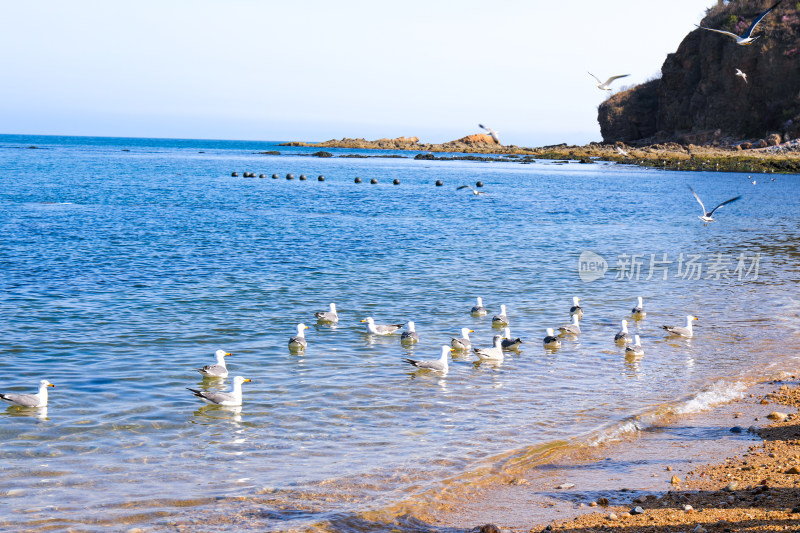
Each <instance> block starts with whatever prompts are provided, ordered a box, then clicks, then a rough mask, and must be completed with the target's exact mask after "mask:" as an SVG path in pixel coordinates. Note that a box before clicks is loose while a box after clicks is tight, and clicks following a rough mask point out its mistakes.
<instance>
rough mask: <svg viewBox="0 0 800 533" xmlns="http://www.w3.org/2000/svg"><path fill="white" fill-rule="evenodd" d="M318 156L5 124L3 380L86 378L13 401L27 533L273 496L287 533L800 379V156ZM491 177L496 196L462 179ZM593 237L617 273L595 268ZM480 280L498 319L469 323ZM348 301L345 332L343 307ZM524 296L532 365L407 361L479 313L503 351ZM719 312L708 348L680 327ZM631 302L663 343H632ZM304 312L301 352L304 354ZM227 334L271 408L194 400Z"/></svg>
mask: <svg viewBox="0 0 800 533" xmlns="http://www.w3.org/2000/svg"><path fill="white" fill-rule="evenodd" d="M34 147H35V148H34ZM268 150H278V151H280V152H281V154H280V155H264V154H259V153H258V152H263V151H268ZM315 151H317V150H316V149H310V148H296V147H280V146H278V143H275V142H246V141H211V140H167V139H122V138H85V137H44V136H14V135H3V136H0V228H1V229H2V248H0V365H2V376H3V377H2V379H0V391H2V392H35V389H36V387H37V384H38V381H39V380H40V379H43V378H46V379H49V380H50V381H51V382H53V383H54V384H55V385H56V387H55V388H54V389H51V390H50V403H49V406H48V407H47V408H46V409H32V410H31V409H28V410H25V409H19V408H15V407H8V408H7V409H6V410H4V411H0V440H2V442H3V443H4V445H3V447H2V449H1V450H0V457H2V461H3V473H4V474H3V476H2V478H0V494H3V495H4V498H2V500H0V525H2V526H4V527H11V526H15V527H22V526H24V527H26V528H28V529H31V530H35V529H36V528H42V529H44V528H46V527H63V528H67V527H70V526H74V525H76V524H81V527H83V528H85V529H89V530H91V529H97V530H100V529H104V528H107V527H109V525H111V526H112V527H122V525H124V524H138V525H144V526H151V527H155V528H158V527H166V525H167V524H169V523H171V521H173V520H175V519H176V517H179V518H181V519H185V517H186V516H187V514H188V515H195V516H197V515H202V516H204V517H206V518H208V519H209V520H210V521H209V522H206V523H205V529H206V530H213V529H214V528H217V529H219V530H226V529H230V530H233V529H236V526H235V525H232V524H231V523H230V522H225V521H220V522H219V523H218V524H216V525H214V524H215V523H214V522H213V519H214V517H215V516H216V515H215V511H214V510H215V509H216V507H215V506H216V505H217V504H218V502H219V501H220V499H221V498H222V499H231V501H240V502H243V503H242V505H243V506H245V507H246V506H247V505H249V504H251V503H253V504H255V503H257V504H258V506H259V509H260V511H259V512H260V513H261V514H259V515H258V524H259V526H260V527H261V528H262V530H263V529H268V530H280V529H290V528H302V527H307V526H309V525H311V524H318V523H324V522H325V521H326V520H330V519H331V518H332V517H338V518H340V517H341V516H345V515H348V514H357V513H360V512H363V511H366V510H370V509H379V508H388V507H391V506H392V505H395V504H398V503H399V502H401V501H407V500H411V501H413V500H414V498H417V497H420V495H423V494H425V493H426V492H427V491H430V490H432V489H435V488H436V487H437V486H440V485H441V483H442V482H443V481H444V480H448V479H453V478H456V477H457V476H459V475H461V474H462V473H463V472H465V471H470V470H471V469H473V468H475V466H476V465H480V464H491V463H492V461H493V460H494V458H498V457H508V455H509V454H520V455H524V454H525V453H527V451H529V450H532V449H537V448H538V447H541V446H546V445H547V444H548V443H554V442H558V441H568V442H572V441H577V442H583V443H590V442H598V441H603V440H604V439H611V438H615V436H617V435H618V434H619V433H620V432H624V431H629V430H632V429H631V425H630V421H631V420H633V419H636V420H639V421H640V422H638V423H637V425H636V427H640V426H641V424H643V423H644V424H646V423H647V422H646V421H647V420H650V421H655V420H657V419H658V418H659V417H660V416H664V415H665V413H669V414H671V415H675V414H678V415H680V414H681V413H684V412H689V411H692V410H702V409H707V408H710V407H712V406H713V405H716V404H718V403H723V402H726V401H730V400H732V399H734V398H736V397H738V396H740V395H741V394H742V393H743V390H744V388H745V387H746V386H747V385H748V384H751V383H754V382H757V381H759V380H762V379H765V378H767V377H769V376H772V375H775V374H776V373H777V372H779V371H787V372H795V371H797V369H798V366H799V363H798V351H797V341H796V338H797V334H798V332H800V329H798V326H799V324H798V311H800V306H798V301H797V298H796V297H795V294H796V289H797V282H798V275H799V274H800V264H799V263H798V254H800V251H799V250H798V245H797V243H798V242H800V241H799V240H798V237H799V236H800V208H798V205H797V202H796V191H797V186H798V176H796V175H774V176H771V175H758V176H757V184H756V185H751V183H750V180H748V179H747V175H744V174H733V173H697V172H668V171H660V170H653V169H644V168H638V167H632V166H626V165H616V164H611V163H602V162H600V163H596V164H579V163H577V162H571V163H565V164H558V163H554V162H551V161H538V162H534V163H531V164H521V163H519V162H514V161H513V160H511V161H507V160H503V159H504V158H498V159H499V161H497V162H475V161H426V160H414V159H412V157H413V155H414V153H413V152H412V153H408V152H380V154H383V155H402V156H404V157H403V158H392V159H388V158H358V159H355V158H343V157H339V156H341V155H345V154H352V153H362V154H367V155H375V154H376V153H375V152H366V151H357V150H341V149H331V150H329V151H330V152H332V153H333V154H334V157H331V158H318V157H312V156H310V154H311V153H313V152H315ZM233 171H236V172H238V173H239V177H233V176H231V173H232V172H233ZM245 171H250V172H255V173H256V174H257V175H258V174H261V173H264V174H266V175H267V176H268V177H267V178H266V179H259V178H255V179H251V178H243V177H242V174H243V172H245ZM273 173H277V174H279V175H280V179H277V180H273V179H270V178H269V176H271V175H272V174H273ZM287 173H293V174H294V176H295V177H296V179H294V180H287V179H284V176H285V175H286V174H287ZM300 174H305V175H307V176H308V180H306V181H300V180H299V179H297V178H298V177H299V176H300ZM318 175H324V176H325V178H326V180H325V181H324V182H318V181H317V180H316V178H317V176H318ZM356 176H359V177H361V178H362V180H363V183H361V184H355V183H354V182H353V180H354V178H355V177H356ZM371 178H377V179H378V181H379V182H378V184H375V185H372V184H370V183H369V180H370V179H371ZM773 178H774V179H773ZM394 179H399V180H400V184H399V185H393V184H392V180H394ZM436 180H442V181H443V182H444V185H443V186H442V187H436V186H435V185H434V182H435V181H436ZM478 180H480V181H482V182H483V183H484V187H483V190H484V191H486V192H487V193H488V194H486V195H481V196H475V195H473V194H471V193H470V192H469V191H467V190H458V191H457V190H456V187H457V186H459V185H463V184H474V183H475V182H476V181H478ZM687 185H691V186H692V187H693V188H694V189H695V190H696V191H697V192H698V194H699V195H700V196H701V198H703V199H704V201H705V203H706V206H707V207H711V206H713V205H716V203H719V202H721V201H723V200H726V199H728V198H731V197H733V196H736V195H742V199H741V200H740V201H738V202H735V203H732V204H729V205H727V206H725V207H724V208H722V209H720V210H719V211H718V212H717V213H715V218H717V222H715V223H712V224H709V225H703V223H702V222H701V221H700V220H698V218H697V215H698V214H699V209H700V206H699V205H698V204H697V202H696V201H695V200H694V198H692V196H691V193H690V192H689V190H688V188H687ZM583 252H592V253H593V254H597V256H599V258H600V259H601V260H602V261H605V264H606V266H607V271H606V272H605V274H604V276H602V277H599V279H593V280H587V279H584V278H586V277H587V274H589V273H588V271H584V272H583V274H584V276H583V277H582V276H581V272H580V271H579V268H580V266H579V258H581V254H582V253H583ZM583 257H584V258H586V257H587V255H584V256H583ZM584 266H586V265H585V264H584ZM590 277H591V276H590ZM477 296H481V297H482V298H483V300H484V303H485V305H486V306H487V307H488V308H489V310H490V316H489V317H483V318H475V317H472V316H470V315H469V314H468V311H469V309H470V307H471V306H472V305H474V302H475V298H476V297H477ZM573 296H579V297H581V298H582V301H581V304H582V306H583V307H584V309H585V316H584V319H583V321H582V323H581V328H582V330H583V333H582V334H581V335H580V337H579V338H578V339H572V340H570V339H565V340H564V342H563V346H562V347H561V349H559V350H557V351H547V350H545V349H544V348H543V347H542V345H541V339H542V337H544V334H545V328H548V327H558V326H560V325H563V324H567V323H569V321H570V317H569V312H568V311H569V307H570V306H571V304H572V297H573ZM637 296H643V297H644V302H645V307H646V309H647V312H648V314H647V317H646V318H645V319H644V320H641V321H638V322H637V321H634V320H633V317H631V315H630V309H631V308H632V307H633V306H634V304H635V303H636V297H637ZM330 302H335V303H336V304H337V307H338V309H339V315H340V322H339V323H338V325H336V326H328V325H320V324H316V323H315V319H314V317H313V313H314V312H315V311H320V310H326V309H327V308H328V304H329V303H330ZM500 304H505V305H506V306H507V309H508V315H509V319H510V328H511V332H512V334H513V336H515V337H516V336H519V337H521V338H522V339H523V345H522V349H521V351H520V352H519V353H518V354H513V353H512V354H508V356H507V357H506V359H505V361H504V362H503V363H502V364H500V365H487V364H476V363H475V359H476V358H475V357H472V356H461V357H459V356H454V357H453V360H452V361H451V362H450V371H449V373H448V374H447V375H446V376H441V375H434V374H425V373H420V372H416V371H415V370H414V368H413V367H410V366H409V365H406V364H405V363H403V361H402V359H403V358H404V357H410V358H415V359H435V358H438V356H439V352H440V347H441V345H442V344H448V343H449V341H450V338H451V337H455V336H459V333H460V329H461V328H462V327H469V328H471V329H473V330H474V333H473V334H472V338H473V344H474V345H475V346H478V347H484V346H485V347H488V346H489V345H490V344H491V339H492V336H493V335H494V334H495V333H496V332H497V330H495V329H493V328H492V327H491V323H490V317H491V314H492V312H497V311H498V310H499V306H500ZM690 313H691V314H695V315H698V316H699V318H700V319H699V321H698V324H699V327H698V328H697V335H696V336H695V337H694V338H692V339H690V340H680V339H674V338H668V337H666V336H665V332H664V331H663V330H662V329H661V327H660V326H661V325H662V324H670V325H673V324H674V325H682V324H683V322H684V316H685V315H686V314H690ZM367 316H372V317H374V318H375V320H376V321H377V322H379V323H399V322H407V321H409V320H413V321H415V323H416V327H417V331H418V333H419V335H420V337H421V340H420V342H419V344H417V345H415V346H413V347H403V346H401V344H400V342H399V338H398V336H397V335H395V336H390V337H373V336H370V335H367V334H366V331H365V329H364V325H363V324H362V323H361V322H360V320H362V319H363V318H365V317H367ZM622 319H628V320H629V322H630V324H629V327H630V330H631V333H632V334H639V335H641V338H642V343H643V345H644V349H645V355H644V356H643V357H642V358H640V359H631V358H626V356H625V353H624V348H622V347H620V346H618V345H616V344H615V343H614V342H613V336H614V334H615V333H616V332H617V331H618V330H619V327H620V321H621V320H622ZM299 322H304V323H306V324H308V325H309V326H310V329H309V330H307V333H306V336H307V339H308V348H307V349H306V351H305V353H304V354H300V355H298V354H292V353H290V352H289V350H288V348H287V341H288V338H289V337H290V336H292V335H293V334H294V332H295V328H296V325H297V324H298V323H299ZM220 348H221V349H224V350H226V351H229V352H231V353H232V354H233V355H232V356H231V358H230V359H229V360H228V365H229V368H230V370H231V376H234V375H242V376H244V377H247V378H250V379H252V382H251V383H247V384H245V385H244V389H245V390H244V405H243V406H242V407H241V408H220V407H215V406H206V405H204V404H203V403H202V402H201V401H200V400H199V399H197V398H195V397H194V396H193V395H192V394H191V393H190V392H189V391H187V390H186V388H187V387H191V388H204V389H208V390H229V388H230V378H229V379H227V380H220V381H209V380H206V381H203V379H201V376H200V374H199V373H197V372H196V371H195V369H196V368H199V367H201V366H203V365H206V364H211V363H213V362H214V358H213V353H214V351H215V350H217V349H220ZM642 420H644V421H645V422H641V421H642ZM633 429H635V428H633ZM471 481H475V482H478V480H470V479H469V478H467V479H464V478H463V477H462V478H460V482H462V483H469V482H471ZM229 511H230V507H229V508H226V512H229ZM251 518H252V517H251Z"/></svg>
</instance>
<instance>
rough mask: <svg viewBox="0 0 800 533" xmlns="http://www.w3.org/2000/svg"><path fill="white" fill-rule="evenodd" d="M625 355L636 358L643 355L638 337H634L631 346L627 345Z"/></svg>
mask: <svg viewBox="0 0 800 533" xmlns="http://www.w3.org/2000/svg"><path fill="white" fill-rule="evenodd" d="M625 355H632V356H636V357H638V356H640V355H644V348H642V340H641V339H640V338H639V335H634V336H633V344H629V345H627V346H626V347H625Z"/></svg>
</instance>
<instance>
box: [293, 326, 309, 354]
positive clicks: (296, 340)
mask: <svg viewBox="0 0 800 533" xmlns="http://www.w3.org/2000/svg"><path fill="white" fill-rule="evenodd" d="M307 329H308V326H306V325H305V324H303V323H300V324H297V335H295V336H294V337H291V338H290V339H289V349H290V350H296V351H301V350H305V349H306V346H308V342H307V341H306V330H307Z"/></svg>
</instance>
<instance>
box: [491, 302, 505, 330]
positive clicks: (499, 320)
mask: <svg viewBox="0 0 800 533" xmlns="http://www.w3.org/2000/svg"><path fill="white" fill-rule="evenodd" d="M507 325H508V317H507V316H506V306H505V304H504V305H501V306H500V314H499V315H495V316H493V317H492V326H496V327H503V326H507Z"/></svg>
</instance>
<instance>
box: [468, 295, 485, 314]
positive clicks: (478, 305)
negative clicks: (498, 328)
mask: <svg viewBox="0 0 800 533" xmlns="http://www.w3.org/2000/svg"><path fill="white" fill-rule="evenodd" d="M469 312H470V314H472V315H477V316H483V315H485V314H486V308H485V307H484V306H483V298H481V297H480V296H478V300H477V301H476V302H475V305H474V306H473V307H472V309H470V310H469Z"/></svg>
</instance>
